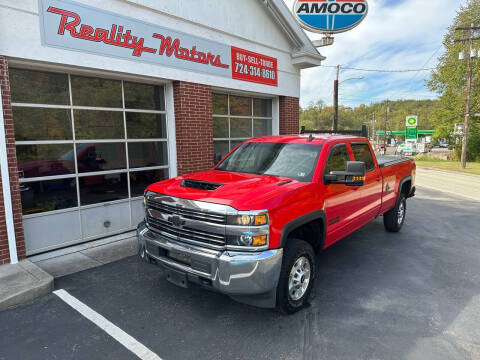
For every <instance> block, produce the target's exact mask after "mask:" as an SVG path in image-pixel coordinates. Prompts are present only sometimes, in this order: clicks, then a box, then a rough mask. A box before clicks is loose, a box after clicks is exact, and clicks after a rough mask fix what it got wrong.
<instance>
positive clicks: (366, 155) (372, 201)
mask: <svg viewBox="0 0 480 360" xmlns="http://www.w3.org/2000/svg"><path fill="white" fill-rule="evenodd" d="M350 146H351V148H352V152H353V156H354V158H355V161H363V162H365V168H366V170H367V173H366V176H365V185H364V186H362V187H361V189H360V194H361V199H362V210H361V215H360V216H361V217H362V219H363V221H364V223H367V222H369V221H371V220H372V219H373V218H374V217H375V216H377V215H378V213H379V211H380V207H381V206H382V187H383V181H382V172H381V170H380V168H379V167H378V165H377V163H376V162H375V160H374V157H373V154H372V151H371V148H370V146H369V145H368V143H366V142H352V143H350Z"/></svg>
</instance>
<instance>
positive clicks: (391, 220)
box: [383, 194, 407, 232]
mask: <svg viewBox="0 0 480 360" xmlns="http://www.w3.org/2000/svg"><path fill="white" fill-rule="evenodd" d="M406 214H407V199H406V198H405V195H404V194H401V195H400V199H398V202H397V204H396V205H395V207H394V208H393V209H392V210H389V211H387V212H386V213H385V214H383V225H384V226H385V229H386V230H387V231H389V232H399V231H400V229H401V228H402V226H403V223H404V222H405V215H406Z"/></svg>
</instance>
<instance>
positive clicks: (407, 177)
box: [395, 175, 412, 206]
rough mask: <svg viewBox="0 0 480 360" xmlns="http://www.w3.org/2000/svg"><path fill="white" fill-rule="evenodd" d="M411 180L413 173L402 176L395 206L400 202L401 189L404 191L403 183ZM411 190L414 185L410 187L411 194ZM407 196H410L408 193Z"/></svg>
mask: <svg viewBox="0 0 480 360" xmlns="http://www.w3.org/2000/svg"><path fill="white" fill-rule="evenodd" d="M411 180H412V175H408V176H405V177H404V178H402V179H401V180H400V183H399V184H398V190H397V201H396V202H395V206H396V205H397V204H398V201H399V200H400V194H401V191H402V187H403V184H405V183H406V182H407V181H411ZM411 191H412V187H410V191H409V194H410V192H411ZM407 197H408V195H407Z"/></svg>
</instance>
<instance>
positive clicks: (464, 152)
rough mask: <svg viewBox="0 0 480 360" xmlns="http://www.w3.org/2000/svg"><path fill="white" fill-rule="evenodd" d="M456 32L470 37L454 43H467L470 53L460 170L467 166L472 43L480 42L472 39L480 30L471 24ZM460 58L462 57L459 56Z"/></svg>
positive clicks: (478, 38)
mask: <svg viewBox="0 0 480 360" xmlns="http://www.w3.org/2000/svg"><path fill="white" fill-rule="evenodd" d="M456 30H457V31H462V30H463V31H465V30H468V31H469V32H470V37H469V38H468V39H457V40H455V42H462V43H464V42H467V41H468V42H469V44H470V51H469V53H468V75H467V96H466V104H465V123H464V129H463V139H462V158H461V162H462V168H464V169H465V168H466V166H467V144H468V123H469V120H470V99H471V94H472V74H473V58H474V57H475V51H474V48H473V41H474V40H480V37H476V38H475V37H474V34H475V30H480V26H477V27H476V26H475V24H473V23H472V24H471V25H470V27H469V28H468V27H467V28H461V27H459V28H456ZM460 58H462V56H460Z"/></svg>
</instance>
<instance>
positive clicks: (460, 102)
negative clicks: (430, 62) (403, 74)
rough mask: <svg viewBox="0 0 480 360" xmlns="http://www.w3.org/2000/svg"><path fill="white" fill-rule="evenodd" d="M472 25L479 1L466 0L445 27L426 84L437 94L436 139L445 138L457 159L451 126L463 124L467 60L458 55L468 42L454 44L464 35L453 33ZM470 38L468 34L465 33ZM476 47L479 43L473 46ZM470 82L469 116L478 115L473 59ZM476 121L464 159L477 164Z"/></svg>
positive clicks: (479, 15)
mask: <svg viewBox="0 0 480 360" xmlns="http://www.w3.org/2000/svg"><path fill="white" fill-rule="evenodd" d="M472 23H474V24H475V25H477V26H480V0H469V1H468V2H467V3H466V5H464V6H461V7H460V10H459V12H458V13H457V16H456V17H455V19H454V21H453V24H452V25H451V26H450V27H449V28H448V32H447V34H446V35H445V37H444V40H443V45H444V46H445V53H444V54H443V55H442V56H441V57H440V58H439V59H438V64H437V67H436V69H435V70H434V71H433V72H432V74H431V77H430V80H429V81H428V83H427V85H428V87H429V88H430V89H431V90H432V91H435V92H437V93H438V94H439V95H440V98H439V101H438V102H437V103H436V106H435V109H434V111H433V114H432V122H433V124H434V125H435V128H436V130H437V133H436V135H435V137H436V138H448V139H450V142H451V144H456V145H455V150H456V152H457V156H458V155H459V154H460V151H461V141H460V139H455V137H454V135H453V129H454V124H455V123H463V122H464V117H465V96H466V94H465V90H466V82H467V66H468V64H467V61H466V60H464V61H462V60H459V59H458V54H459V53H460V52H461V51H465V53H466V54H469V52H470V50H469V45H468V43H456V42H455V41H454V40H455V39H458V38H466V37H467V32H461V31H456V30H455V29H456V28H457V27H469V26H470V25H471V24H472ZM468 35H470V34H468ZM476 45H477V46H476V47H475V48H478V47H479V46H478V45H479V43H478V42H477V43H476ZM473 62H474V65H473V70H474V72H473V79H474V80H473V83H472V100H471V114H474V113H478V112H480V88H479V81H480V60H478V59H474V60H473ZM479 120H480V119H478V118H475V117H474V116H471V117H470V131H469V137H468V148H467V152H468V153H467V159H468V160H469V161H472V160H476V161H480V122H479Z"/></svg>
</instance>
